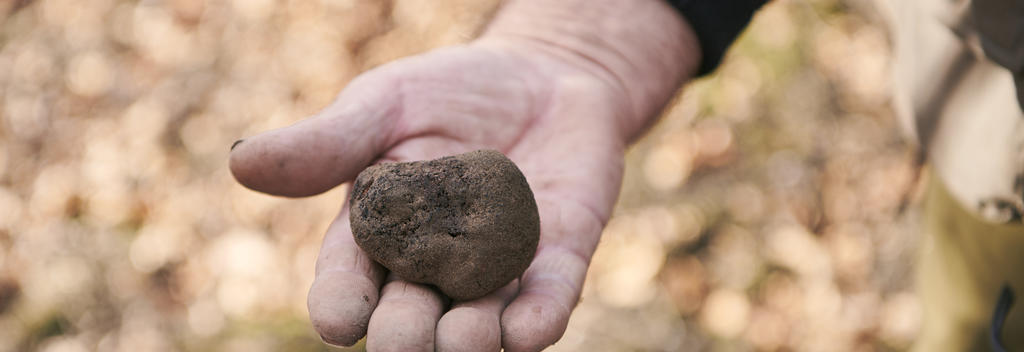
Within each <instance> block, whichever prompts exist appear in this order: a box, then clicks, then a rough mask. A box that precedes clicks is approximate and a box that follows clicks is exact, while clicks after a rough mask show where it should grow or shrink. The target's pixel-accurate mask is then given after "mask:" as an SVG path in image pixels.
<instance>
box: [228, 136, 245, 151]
mask: <svg viewBox="0 0 1024 352" xmlns="http://www.w3.org/2000/svg"><path fill="white" fill-rule="evenodd" d="M242 142H245V140H244V139H239V140H237V141H235V143H231V150H232V151H234V150H235V147H237V146H238V145H239V144H242Z"/></svg>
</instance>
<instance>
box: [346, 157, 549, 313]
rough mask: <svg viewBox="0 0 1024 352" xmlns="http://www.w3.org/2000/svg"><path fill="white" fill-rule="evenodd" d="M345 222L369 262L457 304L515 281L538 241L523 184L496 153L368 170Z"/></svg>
mask: <svg viewBox="0 0 1024 352" xmlns="http://www.w3.org/2000/svg"><path fill="white" fill-rule="evenodd" d="M350 218H351V221H352V233H353V234H354V235H355V241H356V243H357V244H358V245H359V246H360V247H361V248H363V250H364V251H366V253H367V254H368V255H369V256H370V257H371V258H373V259H374V260H376V261H377V262H378V263H380V264H382V265H384V267H386V268H388V269H389V270H391V271H392V272H394V273H395V274H397V275H398V276H400V277H402V278H403V279H406V280H409V281H413V282H419V283H425V284H431V285H434V286H436V287H437V288H438V289H440V290H441V291H442V292H443V293H444V294H446V295H448V296H449V297H451V298H452V299H455V300H469V299H474V298H479V297H482V296H484V295H486V294H488V293H490V292H492V291H494V290H496V289H498V288H500V287H502V286H504V285H506V284H508V283H509V282H511V281H512V280H513V279H515V278H516V277H518V276H519V275H520V274H522V273H523V271H524V270H526V268H527V267H528V266H529V265H530V262H531V261H532V260H533V255H534V252H535V251H536V249H537V242H538V241H539V239H540V216H539V214H538V212H537V203H536V201H535V200H534V197H533V192H532V191H530V186H529V185H528V184H527V182H526V178H525V177H524V176H523V174H522V172H520V171H519V168H517V167H516V165H515V164H514V163H513V162H512V161H511V160H509V159H508V158H506V157H505V156H504V155H503V154H501V153H500V152H497V151H493V150H478V151H474V152H469V153H465V154H460V155H455V156H448V157H444V158H440V159H436V160H430V161H417V162H409V163H389V164H379V165H375V166H371V167H369V168H367V169H366V170H364V171H363V172H362V173H360V174H359V177H358V178H357V179H356V182H355V185H354V186H353V188H352V193H351V215H350Z"/></svg>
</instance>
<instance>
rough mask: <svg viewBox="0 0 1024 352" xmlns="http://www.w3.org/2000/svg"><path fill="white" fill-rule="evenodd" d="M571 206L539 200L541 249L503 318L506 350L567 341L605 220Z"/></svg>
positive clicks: (531, 349) (583, 209)
mask: <svg viewBox="0 0 1024 352" xmlns="http://www.w3.org/2000/svg"><path fill="white" fill-rule="evenodd" d="M570 203H571V202H562V203H561V204H559V205H557V206H552V205H551V203H546V202H540V203H539V204H538V205H539V206H540V207H541V226H542V228H541V245H540V247H539V248H538V250H537V255H536V257H535V258H534V260H533V263H532V264H530V267H529V268H528V269H527V270H526V272H525V273H524V274H523V278H522V280H521V282H520V285H521V288H520V292H519V295H518V296H517V297H516V298H515V300H514V301H512V303H511V304H509V306H508V308H506V309H505V312H504V313H503V314H502V316H501V328H502V346H503V347H504V348H505V351H509V352H519V351H540V350H542V349H544V348H546V347H548V346H550V345H552V344H554V343H555V342H556V341H558V339H560V338H561V337H562V334H564V333H565V328H566V326H567V325H568V324H569V315H570V313H572V310H573V308H575V307H576V303H577V301H578V300H579V297H580V291H581V290H582V289H583V280H584V278H585V277H586V274H587V266H588V265H589V264H590V257H591V255H592V254H593V253H594V249H595V248H596V246H597V239H598V237H599V236H600V231H601V228H602V226H603V221H602V220H601V218H599V216H598V215H596V214H595V213H593V212H592V211H590V210H588V209H586V208H584V207H581V206H578V205H574V204H570Z"/></svg>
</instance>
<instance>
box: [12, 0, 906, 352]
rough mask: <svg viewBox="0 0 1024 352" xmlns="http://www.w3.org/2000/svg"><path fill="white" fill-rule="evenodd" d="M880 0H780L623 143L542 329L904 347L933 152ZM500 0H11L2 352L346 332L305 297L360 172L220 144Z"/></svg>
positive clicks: (617, 343)
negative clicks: (638, 135) (321, 171)
mask: <svg viewBox="0 0 1024 352" xmlns="http://www.w3.org/2000/svg"><path fill="white" fill-rule="evenodd" d="M865 3H867V2H863V1H852V0H801V1H776V2H773V4H771V5H770V6H768V7H766V8H765V9H764V10H763V11H761V12H760V13H759V14H758V15H757V16H756V17H755V20H754V22H753V24H752V25H751V27H750V30H748V31H747V32H746V34H744V35H743V36H742V37H741V38H740V40H739V41H738V42H737V44H736V45H735V47H734V48H733V50H732V51H731V52H730V53H729V54H728V55H727V58H726V60H725V63H724V64H723V66H722V67H721V68H720V69H719V70H718V71H717V72H716V74H715V75H713V76H711V77H708V78H705V79H701V80H699V81H697V82H695V83H692V84H690V85H689V86H688V87H687V88H686V90H685V93H683V94H680V96H679V97H678V98H677V99H676V100H675V101H674V102H673V103H672V104H671V105H670V106H669V107H668V108H667V110H666V112H665V113H664V116H663V117H662V119H661V120H660V121H659V122H658V123H657V125H655V126H654V127H653V128H652V129H651V130H650V131H649V132H648V133H647V134H646V135H645V136H644V137H643V138H642V139H641V140H639V141H638V142H637V143H636V144H635V145H634V146H632V147H631V149H630V150H629V152H628V155H627V162H626V166H627V168H626V177H625V183H624V185H623V188H622V193H621V196H620V199H619V202H618V204H617V205H616V208H615V212H614V216H613V218H612V219H611V220H610V222H609V224H608V226H607V228H606V229H605V230H604V235H603V238H602V241H601V245H600V246H599V248H598V251H597V253H596V254H595V257H594V259H593V264H592V267H591V268H590V271H589V272H588V274H587V275H588V280H587V284H586V287H585V288H584V292H583V295H582V300H581V301H580V303H579V306H578V307H577V309H576V311H575V313H574V315H573V316H572V319H571V321H570V325H569V328H568V330H567V332H566V335H565V337H564V338H563V339H562V340H561V341H560V342H559V343H558V344H556V345H554V346H553V347H552V348H551V350H553V351H633V350H656V351H676V350H726V351H731V350H758V351H789V350H827V351H873V350H882V351H884V350H893V349H896V350H899V349H905V348H907V347H908V346H909V344H910V343H911V342H912V341H913V339H914V338H915V336H916V335H917V333H918V330H919V329H920V325H921V318H920V315H921V312H920V307H919V303H918V302H917V297H916V296H915V295H914V294H913V287H912V281H913V280H912V279H911V278H912V274H911V273H912V271H911V265H912V264H913V260H912V259H913V252H914V250H915V248H916V243H917V241H916V238H917V237H916V235H915V234H916V226H915V223H916V222H915V216H916V212H915V211H914V210H913V209H914V208H913V207H912V206H911V207H909V208H908V207H905V206H904V205H905V203H907V202H913V201H914V200H915V198H914V197H915V195H914V194H913V190H914V184H913V182H914V181H915V172H916V169H915V167H917V166H916V165H915V164H914V161H913V154H911V152H910V150H909V149H908V147H907V144H906V143H904V142H903V140H902V139H901V137H900V132H899V131H898V129H897V122H896V121H895V119H894V118H893V113H892V111H891V107H890V104H889V97H890V92H889V91H888V88H887V87H888V83H889V82H888V77H889V76H890V75H889V71H888V70H889V68H888V62H889V58H890V49H889V45H890V43H889V39H888V36H887V32H886V30H885V28H884V27H883V26H882V24H881V23H879V16H877V15H876V14H875V13H873V9H872V7H871V6H868V5H865ZM498 5H499V1H498V0H487V1H480V0H438V1H430V2H424V1H411V0H394V1H380V0H313V1H273V0H230V1H206V0H167V1H137V0H93V1H74V0H35V1H8V2H0V352H6V351H35V350H38V351H54V352H78V351H176V350H189V351H284V350H286V351H326V350H337V349H336V348H333V347H328V346H326V345H324V344H322V343H321V342H320V338H319V337H318V336H317V334H316V333H315V332H314V331H313V330H312V327H311V326H310V323H309V321H308V317H307V313H306V308H305V307H306V303H305V300H306V291H307V290H308V287H309V286H310V284H311V282H312V280H313V268H314V263H315V258H316V254H317V251H318V249H319V246H320V241H321V239H322V236H323V232H324V231H325V229H326V227H327V224H328V222H329V221H330V220H331V219H332V218H333V217H334V215H335V213H336V211H337V209H338V208H339V203H340V202H341V200H342V199H344V196H345V192H346V190H345V188H344V187H341V188H338V189H336V190H332V191H330V192H328V193H326V194H323V195H320V196H317V197H313V198H309V199H302V200H285V199H279V198H273V197H269V196H265V195H261V194H258V193H255V192H252V191H250V190H247V189H245V188H243V187H241V186H239V185H237V184H236V183H235V182H234V181H233V180H232V178H231V176H230V173H229V172H228V170H227V168H226V167H227V165H226V164H227V163H226V160H227V153H228V149H229V147H230V146H231V144H232V142H234V140H235V139H237V138H240V137H242V136H246V135H251V134H253V133H256V132H260V131H264V130H268V129H272V128H277V127H281V126H283V125H286V124H289V123H291V122H294V121H297V120H299V119H302V118H304V117H306V116H309V115H310V114H312V113H315V112H316V111H318V110H319V109H320V108H322V107H324V106H325V105H326V104H328V103H329V102H330V101H331V100H332V99H333V98H334V97H335V96H336V95H337V94H338V92H339V91H340V90H341V89H342V88H344V87H345V84H346V83H348V82H349V81H350V80H351V79H353V78H354V77H356V76H357V75H358V74H359V73H360V72H362V71H364V70H366V69H369V68H372V67H375V66H378V65H380V64H383V63H385V62H388V61H390V60H393V59H396V58H400V57H404V56H408V55H412V54H416V53H420V52H423V51H426V50H429V49H431V48H434V47H438V46H442V45H449V44H457V43H462V42H465V41H468V40H470V39H472V38H473V36H474V35H476V34H477V33H479V32H480V29H481V28H482V26H484V25H485V24H486V23H487V21H488V19H489V18H490V17H491V15H492V14H493V12H494V11H495V10H496V9H497V8H498ZM362 349H363V346H362V345H361V344H359V345H356V346H355V347H353V348H351V349H350V350H362Z"/></svg>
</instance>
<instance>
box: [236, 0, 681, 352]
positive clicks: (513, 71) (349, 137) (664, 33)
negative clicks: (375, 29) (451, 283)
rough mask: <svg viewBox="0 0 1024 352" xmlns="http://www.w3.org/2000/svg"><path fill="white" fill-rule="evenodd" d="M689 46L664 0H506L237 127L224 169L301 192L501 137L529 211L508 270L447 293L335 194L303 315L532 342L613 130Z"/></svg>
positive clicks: (604, 192) (650, 102)
mask: <svg viewBox="0 0 1024 352" xmlns="http://www.w3.org/2000/svg"><path fill="white" fill-rule="evenodd" d="M699 57H700V53H699V49H698V44H697V41H696V39H695V36H694V34H693V32H692V31H691V30H690V28H689V27H688V25H687V24H686V21H685V20H684V19H683V17H682V16H680V15H679V14H678V13H677V12H675V11H673V9H672V8H671V7H670V6H669V5H668V4H667V3H665V2H663V1H662V0H563V1H547V0H513V1H508V2H507V3H506V5H505V7H504V8H503V9H501V11H500V12H499V14H498V15H497V17H496V18H495V20H494V21H493V23H492V24H491V26H490V27H489V28H488V29H487V31H486V32H485V33H484V34H483V35H482V36H481V37H480V38H479V39H477V40H475V41H473V42H471V43H469V44H467V45H462V46H455V47H449V48H442V49H438V50H435V51H432V52H429V53H426V54H423V55H419V56H415V57H411V58H405V59H401V60H398V61H395V62H393V63H390V64H388V65H384V66H381V67H379V68H377V69H374V70H372V71H369V72H366V73H364V74H363V75H361V76H360V77H358V78H356V79H355V80H353V81H352V82H351V83H350V84H349V86H348V87H346V88H345V90H344V91H343V92H342V93H341V94H340V95H339V96H338V98H337V100H336V101H335V102H334V103H332V104H331V105H330V106H328V107H327V108H325V109H324V110H323V111H321V112H320V113H318V114H316V115H315V116H312V117H310V118H308V119H306V120H304V121H302V122H299V123H297V124H295V125H292V126H289V127H285V128H282V129H278V130H274V131H269V132H266V133H263V134H260V135H257V136H254V137H251V138H248V139H246V140H244V142H241V143H239V144H238V145H237V146H236V147H235V148H234V149H233V151H232V153H231V161H230V164H231V165H230V166H231V171H232V173H233V175H234V176H235V178H236V179H237V180H238V181H239V182H240V183H242V184H243V185H245V186H247V187H249V188H252V189H255V190H258V191H262V192H266V193H270V194H276V195H283V196H307V195H313V194H317V193H320V192H323V191H325V190H328V189H330V188H333V187H335V186H337V185H339V184H342V183H344V182H348V181H351V180H352V179H353V178H354V177H355V176H356V175H357V174H358V173H359V171H361V170H362V169H363V168H365V167H366V166H367V165H369V164H370V163H373V162H375V161H379V160H393V161H406V160H422V159H432V158H436V157H439V156H443V155H451V154H456V153H461V152H465V151H469V150H474V149H480V148H492V149H498V150H500V151H502V152H504V153H505V154H506V155H508V156H509V157H510V158H511V159H512V160H513V161H515V162H516V163H517V164H518V165H519V167H520V169H521V170H522V171H523V173H524V175H525V176H526V177H527V180H528V181H529V183H530V185H531V188H532V189H533V190H534V193H535V197H536V199H537V201H538V208H539V211H540V216H541V240H540V244H539V246H538V250H537V253H536V256H535V258H534V261H533V262H532V264H531V266H530V267H529V268H528V269H527V270H526V272H525V273H524V274H523V276H522V277H521V278H520V279H518V280H516V281H513V282H512V283H510V284H509V285H508V286H507V287H505V288H503V289H501V290H499V291H497V292H495V293H493V294H491V295H489V296H486V297H483V298H481V299H477V300H474V301H467V302H450V301H448V300H447V298H445V297H443V296H441V295H440V294H438V293H437V292H436V291H434V290H432V289H431V288H429V287H426V286H423V285H419V284H415V283H411V282H407V281H405V280H403V279H402V278H401V277H397V276H395V275H392V274H389V273H387V271H386V270H385V269H384V268H382V267H380V266H379V265H377V264H376V263H374V262H372V261H371V260H369V259H368V258H367V256H366V255H365V254H364V253H362V251H361V250H360V249H359V248H358V247H357V246H356V245H355V243H354V241H353V240H352V233H351V229H350V226H349V223H348V218H349V216H348V208H347V206H346V207H344V208H343V209H342V211H341V213H340V214H339V216H338V218H337V219H336V220H335V221H334V223H333V224H332V225H331V226H330V227H329V229H328V231H327V234H326V235H325V237H324V243H323V247H322V248H321V252H320V256H319V258H318V260H317V275H316V279H315V281H314V283H313V286H312V287H311V288H310V293H309V300H308V305H309V312H310V319H311V320H312V322H313V326H314V328H316V330H317V331H318V332H319V333H320V334H321V336H322V337H323V338H324V340H325V341H327V342H329V343H333V344H339V345H351V344H354V343H355V342H356V341H358V340H359V339H360V338H362V337H363V336H364V335H365V336H367V348H368V349H370V350H401V351H413V350H433V349H435V348H436V349H438V350H469V351H478V350H498V349H500V348H502V347H503V348H505V350H507V351H535V350H540V349H543V348H544V347H546V346H549V345H551V344H552V343H554V342H555V341H557V340H558V339H559V338H560V337H561V336H562V334H563V333H564V331H565V328H566V325H567V323H568V320H569V315H570V313H571V311H572V309H573V307H575V305H576V302H577V300H578V299H579V295H580V292H581V290H582V286H583V279H584V277H585V275H586V271H587V267H588V266H589V263H590V258H591V256H592V255H593V253H594V250H595V249H596V246H597V243H598V239H599V237H600V234H601V230H602V228H603V227H604V224H605V223H606V222H607V220H608V217H609V216H610V215H611V210H612V206H613V204H614V202H615V199H616V197H617V196H618V191H619V188H620V184H621V181H622V164H623V153H624V150H625V147H626V145H627V144H628V143H629V141H631V140H632V139H634V138H636V137H637V136H638V135H639V134H640V133H641V132H642V131H643V130H644V128H645V127H646V126H648V125H649V124H650V123H651V122H652V121H653V120H654V118H655V117H656V116H657V115H658V113H659V112H660V111H661V110H662V109H663V107H664V105H665V104H666V102H667V101H668V100H669V99H670V97H671V96H672V95H673V93H674V92H675V90H676V89H678V87H679V86H680V85H681V84H682V83H684V82H685V81H686V80H688V79H689V78H690V77H691V76H692V75H693V74H694V73H695V72H696V71H697V67H698V60H699V59H698V58H699Z"/></svg>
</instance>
